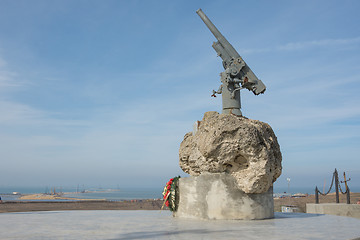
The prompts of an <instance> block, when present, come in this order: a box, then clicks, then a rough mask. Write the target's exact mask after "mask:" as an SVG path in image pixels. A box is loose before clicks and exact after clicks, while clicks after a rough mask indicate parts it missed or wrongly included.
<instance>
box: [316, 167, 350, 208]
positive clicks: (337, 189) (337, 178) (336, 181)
mask: <svg viewBox="0 0 360 240" xmlns="http://www.w3.org/2000/svg"><path fill="white" fill-rule="evenodd" d="M344 176H345V173H344ZM334 180H335V192H336V203H339V202H340V198H339V189H340V192H341V193H342V194H346V203H347V204H350V189H349V187H348V185H347V183H346V182H347V180H346V178H345V181H344V182H345V188H346V191H345V192H343V191H342V189H341V185H340V183H339V175H338V172H337V170H336V168H335V171H334V173H333V177H332V180H331V184H330V188H329V191H327V192H326V193H322V192H320V190H319V189H318V187H317V186H316V187H315V203H319V193H320V194H321V195H322V196H325V195H327V194H328V193H329V192H330V191H331V189H332V187H333V184H334Z"/></svg>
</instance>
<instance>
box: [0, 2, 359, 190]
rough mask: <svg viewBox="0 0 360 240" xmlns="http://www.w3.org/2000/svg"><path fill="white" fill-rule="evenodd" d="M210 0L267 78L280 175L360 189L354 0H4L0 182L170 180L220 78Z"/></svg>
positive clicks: (258, 108) (228, 33) (214, 105)
mask: <svg viewBox="0 0 360 240" xmlns="http://www.w3.org/2000/svg"><path fill="white" fill-rule="evenodd" d="M200 7H201V8H202V9H203V11H204V12H205V13H206V14H207V15H208V17H209V18H210V19H211V20H212V21H213V22H214V24H215V25H216V26H217V27H218V28H219V30H220V31H221V32H222V33H223V35H224V36H225V37H226V38H227V39H228V40H229V42H230V43H232V45H233V46H234V47H235V48H236V49H237V50H238V52H239V53H240V55H241V56H242V57H243V58H244V59H245V61H246V62H247V63H248V65H249V66H250V67H251V68H252V70H253V71H254V72H255V74H256V75H257V76H258V77H259V78H260V79H262V81H263V82H264V83H265V85H266V86H267V91H266V92H265V94H263V95H261V96H255V95H253V94H252V93H251V92H249V91H247V90H243V91H242V94H241V98H242V111H243V114H244V115H245V116H246V117H248V118H251V119H258V120H261V121H264V122H267V123H269V124H270V125H271V126H272V127H273V129H274V131H275V133H276V135H277V137H278V141H279V143H280V146H281V150H282V154H283V174H282V176H281V177H280V178H279V179H278V181H277V183H276V186H279V187H282V186H287V182H286V178H288V177H289V178H291V184H292V186H298V187H302V186H304V187H310V188H313V187H314V186H315V185H319V186H322V185H323V183H324V180H325V179H326V181H327V183H328V182H329V181H330V180H331V179H330V177H331V174H332V172H333V170H334V168H338V170H339V172H340V173H341V174H342V172H343V171H346V173H347V174H348V175H349V176H350V177H351V179H352V180H351V182H350V183H349V184H350V187H351V186H353V187H360V161H359V150H360V147H359V144H360V136H359V135H360V120H359V117H360V96H359V92H360V66H359V62H360V29H359V28H360V27H359V22H360V15H359V10H360V2H359V1H355V0H353V1H351V0H349V1H331V0H330V1H329V0H326V1H325V0H324V1H310V0H305V1H265V0H264V1H251V2H250V1H145V0H143V1H115V0H114V1H111V0H107V1H95V0H94V1H92V0H87V1H82V0H77V1H70V0H62V1H60V0H59V1H47V0H43V1H41V0H33V1H25V0H24V1H21V0H17V1H12V0H0V159H1V160H0V161H1V167H0V186H24V185H27V186H40V185H41V186H42V185H50V186H55V185H62V186H66V185H68V186H71V185H77V184H85V185H102V186H117V185H119V186H134V187H137V186H145V187H158V186H159V187H160V188H161V187H162V185H163V184H164V182H165V181H166V180H167V179H168V178H170V177H173V176H175V175H179V174H180V175H182V176H186V174H184V173H183V172H182V171H181V169H180V168H179V164H178V149H179V145H180V142H181V141H182V139H183V136H184V135H185V133H187V132H189V131H191V130H192V125H193V123H194V122H195V121H196V120H201V119H202V116H203V114H204V112H206V111H221V98H216V99H214V98H211V97H210V95H211V91H212V89H217V88H218V87H219V84H220V80H219V73H220V72H221V71H223V69H222V65H221V59H220V58H217V57H216V53H215V51H214V50H213V49H212V47H211V45H212V42H213V41H214V40H215V38H214V37H213V36H212V34H211V33H210V31H209V30H208V29H207V28H206V26H205V25H204V23H203V22H202V21H201V19H200V18H199V17H198V15H197V14H196V10H197V9H198V8H200Z"/></svg>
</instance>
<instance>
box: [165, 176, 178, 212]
mask: <svg viewBox="0 0 360 240" xmlns="http://www.w3.org/2000/svg"><path fill="white" fill-rule="evenodd" d="M179 178H180V176H178V177H174V178H171V179H170V180H169V181H168V182H167V183H166V185H165V187H164V191H163V193H162V195H163V196H164V197H163V198H164V204H163V206H162V208H161V209H163V208H164V205H166V206H167V207H168V208H169V209H170V211H172V212H174V211H176V209H177V205H176V204H177V201H176V200H177V196H176V194H177V192H176V190H177V184H178V181H179Z"/></svg>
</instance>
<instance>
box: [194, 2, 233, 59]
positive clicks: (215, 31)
mask: <svg viewBox="0 0 360 240" xmlns="http://www.w3.org/2000/svg"><path fill="white" fill-rule="evenodd" d="M196 13H197V14H198V15H199V17H200V18H201V20H203V22H204V23H205V25H206V26H207V27H208V28H209V30H210V31H211V32H212V34H213V35H214V36H215V38H216V39H217V40H218V41H219V43H220V44H221V45H222V46H223V47H224V48H225V49H226V50H227V51H228V54H229V55H230V56H232V57H233V58H238V57H240V55H239V53H238V52H237V51H236V50H235V48H234V47H233V46H232V45H231V44H230V43H229V42H228V40H226V38H225V37H224V36H223V35H222V34H221V32H220V31H219V30H218V29H217V28H216V27H215V25H214V24H213V23H212V22H211V21H210V19H209V18H208V17H207V16H206V15H205V13H204V12H203V11H202V10H201V8H199V9H198V10H197V11H196Z"/></svg>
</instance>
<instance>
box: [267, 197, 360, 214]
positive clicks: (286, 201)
mask: <svg viewBox="0 0 360 240" xmlns="http://www.w3.org/2000/svg"><path fill="white" fill-rule="evenodd" d="M339 200H340V203H346V195H344V194H341V193H340V197H339ZM358 200H360V193H351V194H350V203H351V204H356V202H357V201H358ZM335 202H336V196H335V193H330V194H328V195H326V196H321V195H319V203H335ZM306 203H315V195H309V196H307V197H299V198H290V197H286V198H275V199H274V210H275V212H281V206H283V205H294V206H297V207H298V208H299V210H300V212H306Z"/></svg>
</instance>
